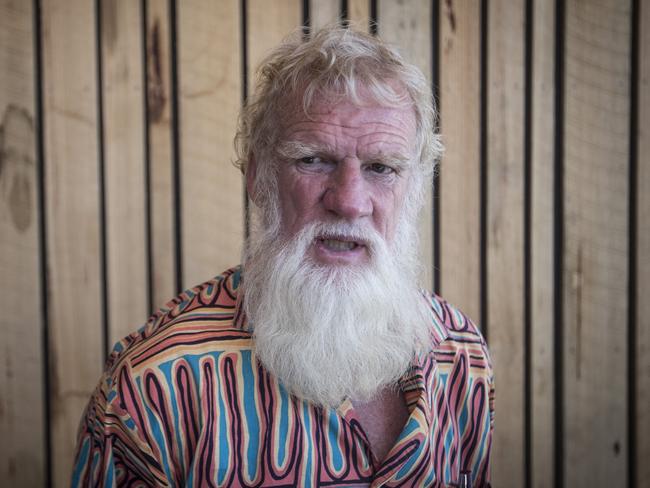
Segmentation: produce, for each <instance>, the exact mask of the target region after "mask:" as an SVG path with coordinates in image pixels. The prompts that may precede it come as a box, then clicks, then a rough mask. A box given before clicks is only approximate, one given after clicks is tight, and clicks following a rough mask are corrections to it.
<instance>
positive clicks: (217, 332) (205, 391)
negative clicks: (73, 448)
mask: <svg viewBox="0 0 650 488" xmlns="http://www.w3.org/2000/svg"><path fill="white" fill-rule="evenodd" d="M240 280H241V269H240V268H239V267H237V268H233V269H231V270H228V271H226V272H225V273H223V274H222V275H220V276H218V277H216V278H215V279H213V280H210V281H208V282H206V283H204V284H203V285H200V286H198V287H196V288H193V289H191V290H188V291H185V292H184V293H182V294H181V295H180V296H178V297H177V298H175V299H174V300H172V301H171V302H170V303H169V304H168V305H167V306H166V307H165V308H164V309H163V310H161V311H160V312H158V313H157V314H155V315H153V316H152V317H151V318H150V319H149V321H148V322H147V323H146V324H145V325H144V327H142V328H141V329H140V330H139V331H137V332H135V333H133V334H131V335H129V336H128V337H126V338H125V339H123V340H122V341H120V342H119V343H118V344H117V345H116V346H115V348H114V350H113V352H112V353H111V355H110V357H109V359H108V361H107V364H106V369H105V372H104V374H103V376H102V378H101V380H100V384H99V385H98V387H97V389H96V390H95V392H94V393H93V395H92V397H91V399H90V402H89V404H88V406H87V408H86V411H85V413H84V416H83V418H82V421H81V425H80V430H79V437H78V444H77V452H76V460H75V464H74V472H73V479H72V485H73V486H90V485H92V486H105V487H112V486H177V487H178V486H235V487H240V486H242V487H244V486H245V487H248V486H256V487H259V486H261V487H266V486H275V487H279V486H283V487H295V486H301V487H302V486H304V487H312V486H333V487H352V486H372V487H379V486H387V487H388V486H389V487H394V486H400V487H429V486H431V487H440V486H448V485H450V484H451V483H455V482H457V480H458V477H459V473H460V472H462V471H471V473H472V478H473V486H474V487H479V486H488V481H489V478H490V467H489V458H490V445H491V440H492V427H493V397H494V389H493V379H492V366H491V363H490V359H489V356H488V351H487V348H486V345H485V341H484V340H483V338H482V336H481V334H480V332H479V331H478V330H477V328H476V327H475V326H474V324H472V322H471V321H470V320H469V319H468V318H467V317H465V316H464V315H463V314H462V313H461V312H459V311H458V310H457V309H455V308H453V307H452V306H451V305H449V304H448V303H447V302H445V301H444V300H442V299H440V298H439V297H436V296H433V297H429V296H428V295H426V296H427V299H428V300H430V303H431V338H432V347H431V350H430V351H429V352H428V353H426V354H424V353H423V354H421V355H420V356H419V357H416V358H414V360H413V362H412V365H411V368H410V370H409V371H408V373H407V374H405V375H404V376H403V377H402V378H401V380H400V387H401V390H402V393H403V395H404V398H405V399H406V403H407V406H408V409H409V412H410V417H409V418H408V420H407V422H406V424H405V425H404V428H403V430H402V432H401V434H400V435H399V436H398V438H397V440H396V442H395V444H394V446H393V447H392V448H391V449H390V451H389V453H388V455H387V456H386V458H385V459H384V460H383V462H379V461H378V460H377V459H376V457H375V456H374V454H373V452H372V451H371V449H370V445H369V443H368V439H367V437H366V435H365V433H364V431H363V429H362V428H361V425H360V423H359V420H358V418H357V416H356V413H355V410H354V407H353V405H352V403H351V402H350V401H349V400H345V401H344V402H343V403H342V404H341V405H340V406H339V407H338V408H336V409H326V408H321V407H318V406H315V405H313V404H310V403H309V402H307V401H304V400H301V399H298V398H296V397H294V396H291V395H290V394H288V393H287V391H286V390H285V389H284V388H283V387H282V385H281V384H280V383H279V382H278V381H277V379H276V378H274V377H273V376H271V375H270V374H269V373H268V372H267V371H265V369H264V367H263V366H261V365H260V364H259V363H258V362H257V361H256V359H255V357H254V355H253V352H252V338H251V332H250V331H249V330H248V329H247V320H246V317H245V314H244V313H243V307H242V306H241V303H242V296H241V293H238V291H237V290H238V287H239V284H240Z"/></svg>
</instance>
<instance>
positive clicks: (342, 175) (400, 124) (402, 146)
mask: <svg viewBox="0 0 650 488" xmlns="http://www.w3.org/2000/svg"><path fill="white" fill-rule="evenodd" d="M415 141H416V130H415V114H414V111H413V109H412V108H411V107H397V108H395V107H385V106H381V105H377V104H368V105H364V106H357V105H354V104H353V103H351V102H345V101H344V102H341V103H338V104H334V105H332V104H328V103H327V102H325V101H322V100H321V101H316V103H314V104H313V106H312V109H311V110H310V112H309V116H307V115H305V113H304V111H303V110H295V111H294V112H293V115H292V116H290V117H288V119H287V121H286V123H285V125H284V127H283V128H282V131H281V133H280V138H279V141H278V145H277V147H276V153H277V154H278V155H279V161H278V164H279V169H278V179H277V182H278V196H279V204H280V219H281V232H282V234H283V235H284V236H285V237H286V238H291V237H293V236H295V235H296V234H297V233H298V232H300V231H301V230H302V229H303V228H304V227H305V226H307V225H308V224H310V223H313V222H326V223H327V222H347V223H349V224H353V225H356V226H359V227H363V228H368V227H371V228H372V229H374V231H376V233H377V234H379V235H380V236H381V237H382V238H383V239H384V240H385V241H386V242H388V243H390V242H392V240H393V238H394V235H395V230H396V227H397V222H398V220H399V218H400V216H401V214H402V208H403V205H404V201H405V198H406V192H407V191H408V188H409V181H410V175H411V172H412V171H413V169H412V164H413V161H414V159H415V158H414V148H415V147H416V143H415ZM309 254H310V256H311V257H312V258H313V259H314V260H315V261H316V262H318V263H321V264H324V265H345V264H361V263H364V262H366V261H367V260H368V258H369V251H368V247H367V245H366V243H365V242H364V241H363V240H358V239H356V238H355V237H354V236H351V235H345V234H338V233H337V234H335V235H331V234H328V235H318V236H316V237H315V239H314V240H313V242H312V244H311V246H310V249H309Z"/></svg>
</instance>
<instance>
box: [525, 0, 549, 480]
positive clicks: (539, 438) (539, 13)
mask: <svg viewBox="0 0 650 488" xmlns="http://www.w3.org/2000/svg"><path fill="white" fill-rule="evenodd" d="M533 9H534V10H533V22H534V24H533V25H532V26H531V28H532V29H533V36H534V38H533V49H534V52H533V59H532V62H533V78H532V84H533V86H532V90H533V91H532V97H533V99H532V116H531V121H532V131H533V132H532V141H531V144H532V149H531V157H532V160H531V179H532V181H531V191H532V202H531V239H530V241H531V244H530V245H531V250H530V255H531V263H530V273H531V276H530V286H531V311H530V317H531V351H530V354H531V358H530V360H531V378H530V381H531V396H532V402H531V403H532V405H531V433H532V439H531V451H532V452H531V466H530V469H531V481H532V486H533V487H534V488H546V487H550V486H553V480H554V454H555V446H554V443H553V430H554V412H553V404H554V403H553V402H554V384H553V381H554V377H553V287H554V282H553V281H554V280H553V278H554V276H553V257H554V256H553V242H554V241H553V240H554V232H553V225H554V224H553V197H554V191H553V181H554V180H553V178H554V175H553V167H554V128H555V120H554V100H555V86H554V75H555V69H554V66H555V56H554V49H555V3H554V2H547V1H544V0H535V2H534V4H533Z"/></svg>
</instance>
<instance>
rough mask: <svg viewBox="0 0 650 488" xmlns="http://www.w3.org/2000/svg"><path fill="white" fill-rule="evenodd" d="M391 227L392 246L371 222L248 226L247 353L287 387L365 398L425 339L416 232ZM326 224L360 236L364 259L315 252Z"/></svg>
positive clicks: (323, 399)
mask: <svg viewBox="0 0 650 488" xmlns="http://www.w3.org/2000/svg"><path fill="white" fill-rule="evenodd" d="M403 220H404V219H403ZM272 227H275V226H272ZM399 227H401V229H399V228H398V236H400V238H397V239H396V242H395V245H394V246H393V247H394V249H396V251H393V252H391V251H390V250H389V249H388V246H387V245H386V243H385V241H384V240H383V239H382V238H381V237H380V236H379V235H378V234H377V233H376V232H375V231H374V230H373V229H364V228H359V227H358V226H351V225H349V224H346V223H337V224H325V223H316V224H312V225H311V226H308V227H306V228H305V229H303V231H302V232H301V233H300V234H299V235H298V236H296V237H294V238H293V239H291V240H290V241H288V242H287V241H284V242H283V240H282V239H281V238H279V236H278V234H279V232H278V231H277V227H276V230H273V229H271V230H267V231H257V232H255V233H254V234H253V236H252V238H251V241H250V242H249V246H248V249H247V254H246V256H245V260H244V280H243V287H244V306H245V310H246V314H247V316H248V319H249V321H250V323H251V325H252V327H253V330H254V348H255V354H256V357H257V358H258V359H259V360H260V361H261V363H262V364H263V365H264V367H265V368H266V369H267V370H268V371H269V372H270V373H272V374H273V375H274V376H275V377H276V378H278V380H279V381H280V383H281V384H282V385H283V386H284V387H285V388H286V389H287V390H288V391H289V392H291V393H292V394H294V395H297V396H299V397H301V398H304V399H307V400H309V401H311V402H313V403H316V404H319V405H323V406H330V407H335V406H337V405H338V404H340V402H341V401H342V400H343V399H344V398H345V397H349V398H353V399H355V400H361V401H367V400H369V399H371V398H372V397H373V395H375V394H376V393H379V392H380V391H381V390H382V389H383V388H385V387H390V386H393V385H395V384H396V381H397V380H398V379H399V377H400V376H401V375H403V374H404V373H405V372H406V370H407V369H408V367H409V365H410V363H411V361H412V359H413V356H414V354H417V353H418V352H419V351H420V350H421V349H422V348H424V347H426V345H427V344H428V343H429V340H430V339H429V337H430V336H429V333H430V332H429V331H430V323H431V315H430V314H431V312H430V309H429V306H428V304H427V302H426V300H425V298H424V297H423V296H422V293H421V292H420V291H419V290H418V287H417V269H416V266H415V262H416V261H415V256H416V251H415V249H416V246H417V240H416V239H415V236H414V234H415V232H414V229H411V228H407V226H406V224H405V225H401V226H399ZM400 230H401V232H400ZM327 232H331V233H332V234H333V235H345V236H353V237H354V238H355V240H364V241H368V242H369V246H368V252H369V258H370V259H369V262H368V263H367V264H365V265H363V266H350V265H333V266H325V265H322V264H319V263H316V262H314V260H313V259H311V258H310V257H309V255H308V251H309V248H310V245H311V244H312V243H313V242H314V238H315V237H316V236H317V235H322V234H323V233H327Z"/></svg>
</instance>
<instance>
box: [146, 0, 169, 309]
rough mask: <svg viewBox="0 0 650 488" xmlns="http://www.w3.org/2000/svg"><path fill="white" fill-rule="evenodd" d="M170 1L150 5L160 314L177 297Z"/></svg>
mask: <svg viewBox="0 0 650 488" xmlns="http://www.w3.org/2000/svg"><path fill="white" fill-rule="evenodd" d="M168 4H169V2H168V0H147V19H146V21H147V33H146V36H147V37H146V39H147V68H146V69H147V87H146V90H147V92H146V96H147V111H148V120H147V122H148V137H149V204H150V228H151V256H150V258H151V295H152V297H151V301H152V305H153V309H154V310H157V309H158V308H160V307H161V306H162V305H164V304H165V303H167V301H168V300H169V299H170V298H171V297H173V296H174V295H175V292H176V276H175V273H176V245H175V242H174V241H175V239H174V211H175V210H174V186H173V170H172V137H171V119H172V115H171V109H170V105H171V88H170V70H171V59H170V46H169V35H170V18H169V5H168Z"/></svg>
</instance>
